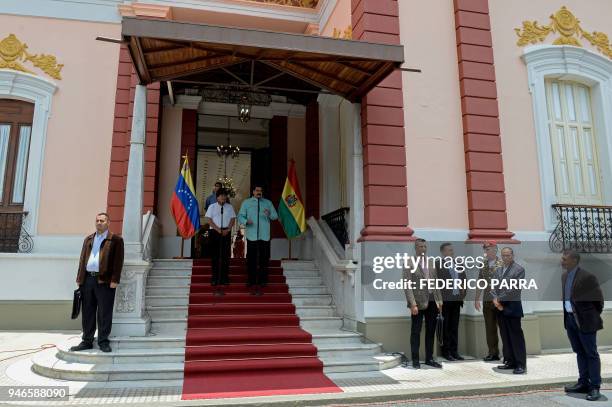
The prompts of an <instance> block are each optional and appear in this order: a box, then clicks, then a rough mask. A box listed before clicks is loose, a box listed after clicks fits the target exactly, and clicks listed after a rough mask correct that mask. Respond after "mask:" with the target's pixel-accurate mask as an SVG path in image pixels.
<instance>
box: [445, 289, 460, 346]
mask: <svg viewBox="0 0 612 407" xmlns="http://www.w3.org/2000/svg"><path fill="white" fill-rule="evenodd" d="M460 314H461V301H445V302H444V306H443V307H442V316H443V317H444V325H443V327H444V329H443V332H444V335H443V338H444V341H443V345H442V354H443V355H451V356H452V355H456V354H457V353H458V344H459V315H460Z"/></svg>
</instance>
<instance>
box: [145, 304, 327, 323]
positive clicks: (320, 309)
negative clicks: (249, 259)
mask: <svg viewBox="0 0 612 407" xmlns="http://www.w3.org/2000/svg"><path fill="white" fill-rule="evenodd" d="M146 309H147V312H148V313H149V315H150V316H151V318H152V319H153V320H157V319H160V318H186V317H187V315H188V306H186V305H173V306H157V307H153V306H147V308H146ZM296 313H297V315H298V316H299V317H333V316H336V308H335V307H333V306H331V305H304V306H300V307H296Z"/></svg>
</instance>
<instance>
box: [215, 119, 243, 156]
mask: <svg viewBox="0 0 612 407" xmlns="http://www.w3.org/2000/svg"><path fill="white" fill-rule="evenodd" d="M217 155H218V156H219V157H224V159H227V157H231V158H236V157H238V156H239V155H240V147H238V146H233V145H231V144H230V117H229V116H227V145H223V144H221V145H220V146H217Z"/></svg>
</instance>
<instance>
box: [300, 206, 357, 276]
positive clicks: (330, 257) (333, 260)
mask: <svg viewBox="0 0 612 407" xmlns="http://www.w3.org/2000/svg"><path fill="white" fill-rule="evenodd" d="M308 226H310V230H312V235H313V238H314V239H315V240H317V242H318V243H319V244H320V245H321V248H322V249H323V253H324V254H325V257H326V260H327V261H329V263H330V264H331V265H332V267H333V268H334V270H336V271H338V272H341V273H343V275H347V276H348V277H349V278H350V281H351V285H352V286H355V270H356V269H357V266H356V265H355V264H354V263H353V261H352V260H344V259H341V258H340V257H338V255H337V254H336V251H335V250H334V249H333V247H332V246H331V244H330V243H329V241H328V240H327V237H326V236H325V232H323V229H321V226H320V225H319V222H317V220H316V219H315V218H314V217H310V219H308Z"/></svg>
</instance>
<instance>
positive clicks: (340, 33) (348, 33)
mask: <svg viewBox="0 0 612 407" xmlns="http://www.w3.org/2000/svg"><path fill="white" fill-rule="evenodd" d="M332 37H334V38H342V39H343V40H350V39H352V38H353V26H351V25H349V26H348V27H346V28H345V29H344V30H339V29H337V28H336V27H334V31H333V32H332Z"/></svg>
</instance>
